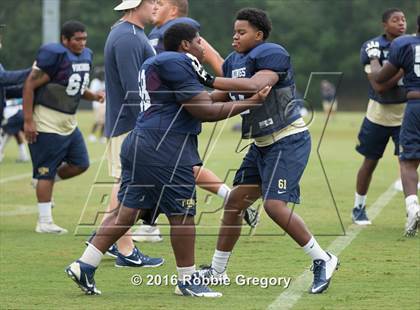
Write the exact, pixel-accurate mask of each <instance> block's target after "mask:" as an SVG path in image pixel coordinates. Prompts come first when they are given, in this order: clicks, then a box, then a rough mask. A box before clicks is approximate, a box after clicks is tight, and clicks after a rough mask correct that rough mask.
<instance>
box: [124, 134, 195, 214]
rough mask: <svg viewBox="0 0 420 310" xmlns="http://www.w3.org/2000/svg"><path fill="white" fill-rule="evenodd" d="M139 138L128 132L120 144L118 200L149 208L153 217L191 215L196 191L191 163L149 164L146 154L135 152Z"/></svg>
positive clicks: (131, 205)
mask: <svg viewBox="0 0 420 310" xmlns="http://www.w3.org/2000/svg"><path fill="white" fill-rule="evenodd" d="M139 139H140V138H138V136H137V135H136V134H134V133H130V134H129V135H128V136H127V138H126V139H125V140H124V142H123V144H122V147H121V153H120V154H121V166H122V172H121V187H120V191H119V192H118V201H119V202H120V203H121V204H122V205H123V206H125V207H127V208H134V209H145V210H152V212H153V220H152V221H154V219H156V217H157V216H158V215H159V214H160V213H165V214H166V215H167V216H179V215H181V216H186V215H191V216H194V215H195V213H196V192H195V178H194V172H193V166H192V165H188V166H177V167H176V168H175V167H173V166H164V165H163V164H162V165H159V166H158V165H154V164H153V165H148V161H149V162H150V160H149V159H148V158H147V155H146V154H145V153H143V154H142V155H138V156H137V154H139V152H137V151H136V149H137V148H141V147H142V146H141V141H139Z"/></svg>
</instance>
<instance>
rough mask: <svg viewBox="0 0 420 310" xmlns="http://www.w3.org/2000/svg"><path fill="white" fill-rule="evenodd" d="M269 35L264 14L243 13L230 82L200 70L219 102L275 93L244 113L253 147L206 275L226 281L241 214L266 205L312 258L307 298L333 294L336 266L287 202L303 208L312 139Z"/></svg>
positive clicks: (229, 65)
mask: <svg viewBox="0 0 420 310" xmlns="http://www.w3.org/2000/svg"><path fill="white" fill-rule="evenodd" d="M271 29H272V25H271V20H270V19H269V17H268V16H267V14H266V12H264V11H262V10H260V9H255V8H246V9H242V10H240V11H239V12H238V13H237V15H236V20H235V24H234V35H233V43H232V46H233V48H234V50H235V51H234V52H232V53H231V54H230V55H229V56H228V57H227V58H226V60H225V62H224V64H223V73H224V76H225V77H226V78H220V77H216V78H215V77H213V76H210V75H209V74H208V73H207V72H205V71H204V69H203V68H198V69H197V73H198V75H199V76H200V77H201V80H202V82H203V83H204V84H205V85H206V86H209V87H213V88H215V89H218V90H222V91H215V92H213V93H212V94H211V96H212V98H213V100H215V101H224V100H228V98H235V99H236V100H243V98H246V97H247V96H249V92H252V91H255V90H259V89H262V88H263V87H265V86H266V85H272V87H273V88H272V90H271V92H270V94H269V95H268V97H267V99H266V100H265V102H264V104H263V106H261V107H257V108H254V109H251V110H249V111H247V113H242V114H241V116H242V138H246V139H253V140H254V142H253V143H252V144H251V146H250V148H249V150H248V152H247V154H246V155H245V157H244V159H243V161H242V164H241V166H240V168H239V169H238V170H237V171H236V174H235V180H234V188H233V189H232V191H231V193H230V195H229V197H228V199H227V202H226V205H225V212H224V214H223V220H222V225H221V227H220V230H219V237H218V241H217V246H216V249H215V252H214V255H213V259H212V263H211V266H210V268H209V269H208V270H202V275H203V276H205V277H208V278H210V279H215V280H216V279H219V280H221V281H223V279H224V278H225V277H227V275H226V269H227V265H228V261H229V258H230V256H231V254H232V250H233V248H234V246H235V244H236V242H237V241H238V239H239V237H240V233H241V225H240V223H241V220H242V216H241V215H242V213H243V210H245V209H246V208H248V207H249V206H250V205H251V204H252V203H253V202H254V201H256V200H257V199H259V198H262V199H263V203H264V209H265V211H266V212H267V214H268V216H269V217H270V218H271V219H272V220H273V221H274V222H275V223H276V224H277V225H278V226H279V228H281V229H283V230H284V231H285V232H286V233H287V234H288V235H289V236H290V237H291V238H292V239H293V240H294V241H295V242H296V243H297V244H298V245H299V246H300V247H301V249H302V250H303V251H304V252H305V253H306V254H307V255H308V256H309V257H310V258H311V259H312V261H313V275H314V277H313V283H312V286H311V288H310V292H311V293H312V294H319V293H322V292H323V291H325V290H326V289H327V288H328V286H329V284H330V281H331V278H332V276H333V273H334V271H335V270H336V269H337V267H338V264H339V262H338V258H337V257H336V256H335V255H333V254H331V253H328V252H326V251H324V250H323V249H322V248H321V247H320V245H319V244H318V242H317V241H316V240H315V238H314V236H313V235H312V234H311V232H310V231H309V229H308V228H307V226H306V224H305V223H304V221H303V220H302V219H301V218H300V217H299V215H297V214H296V212H294V210H293V209H289V208H288V204H289V203H290V204H298V203H300V187H299V182H300V179H301V177H302V175H303V172H304V170H305V168H306V165H307V163H308V159H309V155H310V152H311V137H310V134H309V131H308V128H307V126H306V124H305V121H304V120H303V118H302V116H301V114H300V105H299V104H297V102H296V100H295V81H294V74H293V67H292V64H291V60H290V55H289V54H288V52H287V51H286V50H285V49H284V48H283V47H282V46H280V45H278V44H274V43H268V42H267V41H266V40H267V39H268V37H269V35H270V32H271ZM232 90H235V91H232ZM226 91H229V94H227V93H226ZM216 98H217V99H216ZM286 110H287V111H286Z"/></svg>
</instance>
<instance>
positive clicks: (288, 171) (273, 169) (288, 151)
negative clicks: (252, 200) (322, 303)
mask: <svg viewBox="0 0 420 310" xmlns="http://www.w3.org/2000/svg"><path fill="white" fill-rule="evenodd" d="M310 151H311V141H310V135H309V133H308V132H302V133H298V134H294V135H292V136H288V137H286V138H283V139H282V140H279V141H278V142H277V143H275V144H273V145H272V146H271V147H270V149H269V150H267V152H266V154H264V156H263V159H262V164H261V166H262V167H263V168H262V192H263V199H264V209H265V210H266V212H267V214H268V215H269V217H270V218H271V219H272V220H273V221H274V222H275V223H276V224H277V225H279V226H280V227H281V228H282V229H283V230H284V231H285V232H286V233H287V234H288V235H289V236H290V237H292V239H293V240H295V241H296V243H297V244H299V246H301V248H302V250H303V251H304V252H305V253H306V254H308V255H309V256H310V257H311V259H312V261H313V271H314V281H313V284H312V287H311V290H310V292H311V293H313V294H318V293H322V292H323V291H324V290H325V289H327V287H328V285H329V283H330V280H331V277H332V274H333V272H334V271H335V269H336V267H337V265H338V259H337V257H336V256H334V255H333V254H330V253H327V252H325V251H324V250H323V249H322V248H321V247H320V245H319V244H318V242H317V241H316V240H315V238H314V236H313V235H312V234H311V232H310V231H309V229H308V228H307V226H306V225H305V222H304V221H303V220H302V218H301V217H300V216H298V215H297V214H296V213H295V212H294V211H293V209H292V210H291V209H289V208H288V206H287V205H288V203H299V202H300V189H299V182H300V179H301V177H302V175H303V172H304V170H305V168H306V165H307V162H308V159H309V154H310Z"/></svg>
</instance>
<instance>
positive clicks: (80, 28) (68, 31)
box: [61, 20, 86, 40]
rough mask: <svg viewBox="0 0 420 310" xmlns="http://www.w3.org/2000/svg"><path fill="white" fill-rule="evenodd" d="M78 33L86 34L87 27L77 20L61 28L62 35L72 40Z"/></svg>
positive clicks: (68, 22) (70, 21) (66, 23)
mask: <svg viewBox="0 0 420 310" xmlns="http://www.w3.org/2000/svg"><path fill="white" fill-rule="evenodd" d="M76 32H86V27H85V25H83V24H82V23H81V22H79V21H77V20H69V21H67V22H65V23H64V24H63V26H62V27H61V35H62V36H64V37H65V38H66V39H68V40H70V39H71V37H72V36H73V35H74V34H75V33H76Z"/></svg>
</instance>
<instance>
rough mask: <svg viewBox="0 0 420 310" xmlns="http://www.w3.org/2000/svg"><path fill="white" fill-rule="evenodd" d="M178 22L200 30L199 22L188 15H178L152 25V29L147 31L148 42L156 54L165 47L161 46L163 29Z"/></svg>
mask: <svg viewBox="0 0 420 310" xmlns="http://www.w3.org/2000/svg"><path fill="white" fill-rule="evenodd" d="M179 23H184V24H188V25H191V26H193V27H194V28H195V29H197V31H199V30H200V24H199V23H198V22H197V21H196V20H194V19H192V18H189V17H179V18H175V19H172V20H170V21H168V22H166V23H165V24H163V25H162V26H160V27H154V28H153V29H152V31H150V33H149V36H148V37H149V42H150V44H151V45H152V46H153V48H154V49H155V51H156V53H157V54H160V53H162V52H164V51H165V47H164V46H163V35H164V34H165V31H166V30H168V29H169V28H170V27H171V26H173V25H175V24H179Z"/></svg>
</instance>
